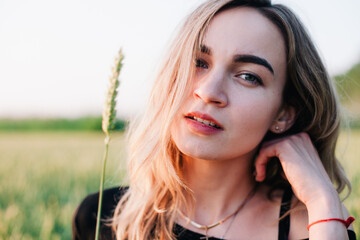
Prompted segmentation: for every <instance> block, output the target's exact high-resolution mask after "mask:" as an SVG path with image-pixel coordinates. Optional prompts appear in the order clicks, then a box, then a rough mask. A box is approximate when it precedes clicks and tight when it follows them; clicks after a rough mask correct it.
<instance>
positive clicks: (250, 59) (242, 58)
mask: <svg viewBox="0 0 360 240" xmlns="http://www.w3.org/2000/svg"><path fill="white" fill-rule="evenodd" d="M234 62H236V63H238V62H244V63H255V64H259V65H262V66H264V67H266V68H267V69H269V71H270V72H271V73H272V74H274V69H273V68H272V67H271V65H270V63H269V62H268V61H266V60H265V59H264V58H261V57H258V56H255V55H247V54H245V55H235V56H234Z"/></svg>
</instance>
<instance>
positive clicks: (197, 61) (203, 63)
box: [195, 58, 263, 86]
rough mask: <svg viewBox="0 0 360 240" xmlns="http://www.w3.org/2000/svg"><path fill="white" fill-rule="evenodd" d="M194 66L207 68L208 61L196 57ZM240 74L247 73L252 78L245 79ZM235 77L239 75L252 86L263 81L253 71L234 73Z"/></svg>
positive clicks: (261, 83)
mask: <svg viewBox="0 0 360 240" xmlns="http://www.w3.org/2000/svg"><path fill="white" fill-rule="evenodd" d="M195 66H196V68H204V69H208V68H209V66H208V63H207V62H206V61H204V60H203V59H200V58H197V59H195ZM242 75H247V76H250V77H252V78H254V79H253V80H247V79H246V78H245V77H241V76H242ZM235 77H240V78H242V79H243V80H244V81H246V82H248V83H250V84H252V85H254V86H257V85H263V82H262V80H261V78H260V77H259V76H257V75H256V74H254V73H239V74H236V75H235Z"/></svg>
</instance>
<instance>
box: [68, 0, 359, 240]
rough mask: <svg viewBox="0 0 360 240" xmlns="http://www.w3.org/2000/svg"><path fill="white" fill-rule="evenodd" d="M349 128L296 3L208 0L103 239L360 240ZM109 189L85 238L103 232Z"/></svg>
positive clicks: (176, 47) (90, 201)
mask: <svg viewBox="0 0 360 240" xmlns="http://www.w3.org/2000/svg"><path fill="white" fill-rule="evenodd" d="M338 133H339V109H338V103H337V99H336V94H335V92H334V88H333V86H332V83H331V79H330V78H329V76H328V74H327V72H326V69H325V68H324V66H323V64H322V62H321V59H320V58H319V56H318V54H317V51H316V49H315V47H314V45H313V43H312V41H311V39H310V38H309V36H308V34H307V33H306V31H305V30H304V27H303V26H302V24H301V23H300V21H299V20H298V18H297V17H296V16H295V15H294V14H293V13H292V11H291V10H289V9H288V8H287V7H285V6H283V5H272V4H271V3H270V2H269V1H267V0H242V1H241V0H210V1H207V2H205V3H204V4H202V5H201V6H200V7H198V8H197V9H196V10H195V11H194V12H193V13H192V14H191V15H190V16H189V17H188V18H187V20H186V22H185V23H184V25H183V27H182V28H181V30H180V32H179V33H178V35H177V37H176V38H175V40H174V42H173V44H172V46H171V48H170V50H169V53H168V56H167V57H166V58H165V59H164V62H163V65H162V68H161V71H160V73H159V74H158V77H157V79H156V82H155V84H154V87H153V89H152V92H151V97H150V101H149V106H148V109H147V111H146V113H145V114H144V116H143V118H142V120H141V121H140V122H139V123H137V124H133V126H132V127H131V129H130V139H129V142H130V149H129V151H130V156H129V176H130V186H129V187H128V188H120V189H119V188H115V189H109V190H107V191H105V201H104V206H103V216H102V217H103V218H106V217H112V218H111V221H108V222H107V223H106V222H104V223H103V225H102V232H101V234H102V239H115V238H116V239H119V240H123V239H129V240H135V239H136V240H143V239H307V238H309V239H336V240H339V239H348V238H350V239H355V233H354V232H353V230H352V228H351V226H349V225H350V222H351V219H350V218H348V217H349V215H348V213H347V211H346V209H345V208H344V207H343V204H342V203H341V200H340V199H339V196H338V193H339V192H341V191H342V190H343V189H344V188H345V187H348V188H349V189H350V183H349V181H348V180H347V178H346V176H345V174H344V172H343V170H342V168H341V166H340V164H339V162H338V161H337V159H336V157H335V145H336V140H337V137H338ZM97 197H98V196H97V194H94V195H90V196H88V197H87V198H86V199H85V200H84V201H83V202H82V204H81V205H80V206H79V208H78V209H77V211H76V214H75V218H74V222H73V234H74V239H91V238H93V236H94V232H95V218H96V209H97ZM115 206H116V208H115ZM346 220H348V221H346ZM308 226H309V227H310V228H309V230H308V229H307V227H308ZM347 228H348V229H347Z"/></svg>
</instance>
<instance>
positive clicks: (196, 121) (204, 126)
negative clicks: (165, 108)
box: [185, 112, 224, 135]
mask: <svg viewBox="0 0 360 240" xmlns="http://www.w3.org/2000/svg"><path fill="white" fill-rule="evenodd" d="M185 120H186V123H187V124H188V126H189V128H190V129H191V130H192V131H194V132H197V133H200V134H204V135H211V134H215V133H219V132H221V131H223V130H224V128H223V126H221V124H220V123H218V122H217V121H216V120H215V119H214V118H212V117H211V116H209V115H207V114H203V113H200V112H190V113H188V114H186V115H185Z"/></svg>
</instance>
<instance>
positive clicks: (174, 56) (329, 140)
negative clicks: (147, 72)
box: [112, 0, 350, 240]
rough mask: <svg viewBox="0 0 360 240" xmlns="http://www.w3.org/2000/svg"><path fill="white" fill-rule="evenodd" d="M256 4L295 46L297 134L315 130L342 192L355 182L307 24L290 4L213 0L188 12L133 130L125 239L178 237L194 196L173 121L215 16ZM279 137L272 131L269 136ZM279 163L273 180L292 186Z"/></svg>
mask: <svg viewBox="0 0 360 240" xmlns="http://www.w3.org/2000/svg"><path fill="white" fill-rule="evenodd" d="M239 6H249V7H253V8H255V9H258V11H259V12H260V13H261V14H263V15H264V16H265V17H267V18H268V19H269V20H270V21H271V22H272V23H273V24H275V25H276V26H278V28H279V29H280V31H281V33H282V35H283V37H284V39H285V42H286V49H287V78H288V79H287V83H286V86H285V88H284V92H283V98H284V102H285V103H286V104H289V105H291V106H294V107H295V109H296V110H297V112H298V116H297V120H296V122H295V124H294V126H293V127H292V128H291V129H290V130H289V131H288V132H289V133H292V134H293V133H297V132H302V131H305V132H307V133H308V134H309V135H310V137H311V139H312V140H313V143H314V145H315V147H316V149H317V151H318V153H319V156H320V158H321V160H322V162H323V165H324V167H325V169H326V171H327V173H328V174H329V176H330V179H331V180H332V181H333V182H334V184H335V185H336V187H337V190H338V192H341V191H342V190H343V189H344V187H345V186H348V187H349V188H350V183H349V181H348V180H347V178H346V176H345V174H344V172H343V170H342V168H341V166H340V164H339V162H338V161H337V159H336V157H335V145H336V140H337V137H338V133H339V110H338V102H337V99H336V94H335V91H334V88H333V86H332V83H331V80H330V78H329V76H328V74H327V72H326V70H325V68H324V66H323V64H322V62H321V59H320V57H319V56H318V54H317V51H316V48H315V47H314V45H313V44H312V41H311V39H310V38H309V36H308V34H307V33H306V31H305V29H304V27H303V26H302V24H301V23H300V21H299V20H298V19H297V17H296V16H295V15H294V14H293V13H292V11H291V10H289V9H288V8H286V7H285V6H283V5H271V3H270V1H266V0H253V1H251V0H243V1H239V0H238V1H236V0H210V1H207V2H205V3H204V4H202V5H200V6H199V7H198V8H197V9H196V10H195V11H194V12H193V13H192V14H190V15H189V16H188V18H187V19H186V21H185V23H184V24H183V26H182V28H181V29H180V31H179V33H178V34H177V36H176V38H174V41H173V43H172V45H171V47H170V49H169V51H168V54H167V56H166V57H165V58H164V62H163V63H162V67H161V68H160V72H159V73H158V76H157V77H156V80H155V82H154V85H153V88H152V90H151V95H150V100H149V102H148V107H147V110H146V112H145V113H144V115H143V117H142V118H141V119H140V121H138V122H137V123H135V122H133V123H131V127H130V130H129V159H128V160H129V165H128V174H129V180H130V184H129V190H128V191H127V192H126V193H125V195H124V196H123V197H122V198H121V200H120V202H119V203H118V205H117V207H116V210H115V213H114V217H113V221H112V224H113V228H114V230H115V232H116V237H117V239H119V240H123V239H129V240H143V239H161V240H162V239H174V237H175V236H173V233H172V230H173V226H174V222H175V217H176V215H177V210H178V209H179V208H180V206H182V205H183V204H185V206H186V207H187V208H188V209H190V207H191V206H190V205H191V203H192V202H190V203H189V202H188V201H189V200H188V199H186V198H185V193H190V194H191V190H190V189H188V188H187V186H186V185H185V184H184V183H183V182H182V181H181V163H182V162H181V153H180V152H179V150H178V149H177V147H176V146H175V144H174V143H173V142H172V140H171V135H170V127H171V124H172V122H173V120H174V116H175V114H176V113H177V111H178V109H179V108H180V106H181V103H182V102H183V99H184V97H185V95H186V90H187V89H188V86H189V85H190V81H189V80H190V79H192V75H193V73H194V65H195V64H194V61H195V52H196V51H197V50H198V49H199V48H200V44H201V42H202V38H203V35H204V32H205V31H206V28H207V26H208V24H209V22H210V21H211V20H212V19H213V17H214V16H215V15H216V14H217V13H219V12H221V11H225V10H226V9H229V8H234V7H239ZM273 137H275V136H274V135H272V134H270V133H269V134H268V135H267V136H266V139H269V138H273ZM280 172H281V167H280V166H278V165H277V161H273V162H270V166H269V171H268V175H267V178H266V180H265V183H266V184H269V185H271V186H274V187H275V186H280V185H284V184H285V185H286V184H288V183H287V182H286V181H285V180H284V179H283V178H282V177H281V173H280Z"/></svg>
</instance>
